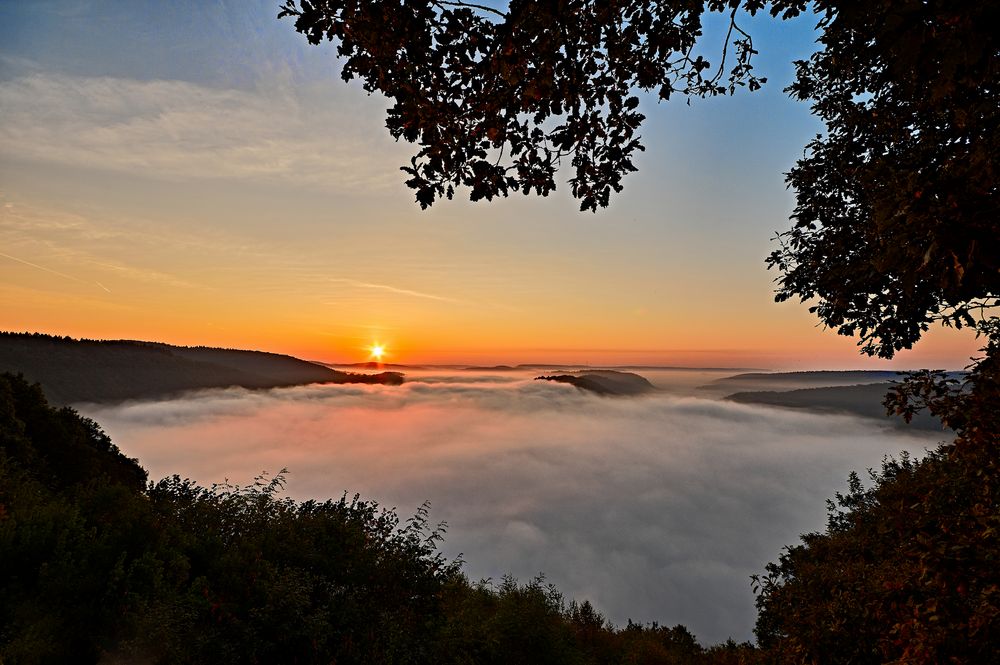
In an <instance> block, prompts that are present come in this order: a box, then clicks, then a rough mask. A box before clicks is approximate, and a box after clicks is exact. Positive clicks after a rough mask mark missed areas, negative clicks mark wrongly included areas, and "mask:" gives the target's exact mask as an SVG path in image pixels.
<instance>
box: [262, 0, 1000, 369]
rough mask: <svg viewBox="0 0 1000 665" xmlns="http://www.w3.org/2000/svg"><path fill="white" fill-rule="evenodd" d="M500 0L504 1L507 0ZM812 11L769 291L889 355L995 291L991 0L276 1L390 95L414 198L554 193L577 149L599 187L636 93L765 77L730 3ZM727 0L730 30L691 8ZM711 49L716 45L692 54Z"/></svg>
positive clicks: (621, 163)
mask: <svg viewBox="0 0 1000 665" xmlns="http://www.w3.org/2000/svg"><path fill="white" fill-rule="evenodd" d="M498 6H499V7H502V8H498ZM762 11H766V12H768V13H770V14H771V15H772V16H774V17H776V18H780V19H788V18H792V17H795V16H799V15H801V14H804V13H806V12H812V13H814V14H815V15H816V16H817V17H818V21H819V24H818V27H819V29H820V39H819V43H820V46H821V48H820V49H819V51H818V52H817V53H815V54H814V55H812V56H811V57H808V58H805V59H803V60H801V61H798V62H796V63H795V64H796V67H797V75H796V79H795V81H794V82H793V83H792V85H791V86H790V87H789V88H788V92H790V93H791V95H792V96H793V97H795V98H797V99H799V100H801V101H804V102H807V103H810V104H811V105H812V109H813V111H814V113H815V114H816V115H817V116H819V117H820V118H821V119H822V120H823V121H824V123H825V124H826V131H825V133H824V134H821V135H819V136H817V137H816V138H815V140H813V141H812V142H810V143H809V145H808V146H806V151H805V155H804V157H803V158H802V159H801V160H800V161H799V162H798V163H797V164H796V166H795V167H794V168H793V169H792V171H791V172H790V173H789V174H788V183H789V185H790V186H791V187H792V189H794V191H795V194H796V198H797V205H796V208H795V211H794V213H793V218H794V220H795V224H794V227H793V228H792V229H791V230H789V231H787V232H785V233H782V234H779V237H778V239H779V243H780V244H779V248H778V249H777V250H775V251H774V253H773V254H772V255H771V256H770V258H769V259H768V262H769V264H770V265H771V266H773V267H776V268H778V269H779V271H780V273H781V275H780V277H779V279H778V291H777V299H778V300H788V299H792V298H800V299H801V300H803V301H812V302H811V310H812V311H813V312H814V313H816V314H817V315H818V316H819V317H820V319H821V320H822V321H823V323H824V324H826V325H827V326H830V327H832V328H835V329H837V330H838V331H839V332H840V333H841V334H845V335H859V336H860V339H861V344H862V348H863V350H864V351H865V352H866V353H869V354H877V355H880V356H882V357H886V358H888V357H892V356H893V354H894V353H895V352H896V351H898V350H900V349H904V348H909V347H910V346H912V344H913V343H914V342H916V341H917V340H918V339H919V338H920V336H921V334H922V333H923V332H924V331H925V330H926V329H927V328H928V326H929V324H930V323H931V322H933V321H935V320H943V321H944V322H945V323H948V324H952V325H957V326H963V325H974V324H975V322H976V318H975V316H974V315H976V314H982V312H983V310H984V308H986V307H988V306H992V305H995V304H996V300H997V296H998V294H1000V243H998V242H997V239H998V235H1000V227H998V223H997V212H998V204H997V167H996V156H997V155H998V154H1000V144H998V128H1000V116H998V109H1000V99H998V95H1000V86H998V74H1000V71H998V68H1000V37H998V33H997V31H996V30H995V29H994V27H995V25H996V23H997V18H998V14H1000V6H998V4H997V3H995V2H974V1H971V0H957V1H956V0H926V1H916V0H883V1H880V2H866V3H851V2H838V1H836V0H818V1H817V2H814V3H809V4H807V3H806V2H804V1H802V0H772V1H771V2H765V1H764V0H708V1H707V2H703V1H701V0H660V1H656V2H653V1H649V0H645V1H643V0H605V1H601V2H598V1H593V0H543V1H527V0H513V1H512V2H509V3H506V4H500V5H497V4H496V3H491V4H489V5H485V4H478V3H473V2H465V1H463V0H452V1H446V0H405V1H402V2H400V1H398V0H391V1H390V0H377V1H364V2H362V1H359V0H347V1H337V0H286V1H285V2H284V4H283V5H282V7H281V11H280V13H279V17H286V16H288V17H293V18H294V19H295V29H296V30H298V31H299V32H301V33H303V34H304V35H305V36H306V37H307V39H308V40H309V42H310V43H313V44H318V43H320V42H322V41H323V40H330V41H333V42H336V44H337V48H338V53H339V54H340V55H341V56H342V57H343V59H344V67H343V77H344V78H345V79H346V80H349V79H353V78H359V79H361V81H362V82H363V85H364V87H365V89H366V90H368V91H370V92H371V91H378V92H380V93H382V94H384V95H385V96H386V97H388V98H389V99H390V100H391V102H392V105H391V106H390V108H389V109H388V118H387V122H386V125H387V127H388V130H389V132H390V134H391V135H392V136H393V137H395V138H397V139H399V138H402V139H405V140H406V141H409V142H411V143H415V144H416V145H417V151H416V154H415V155H414V156H413V157H412V159H411V161H410V164H409V165H408V166H404V167H403V171H405V172H406V174H407V176H408V179H407V180H406V184H407V185H408V186H409V187H411V188H412V189H414V190H415V192H416V200H417V202H418V203H419V204H420V206H421V207H424V208H426V207H427V206H430V205H432V204H433V203H434V202H435V201H436V200H438V199H439V198H441V197H447V198H452V197H453V196H454V194H455V192H456V189H457V188H459V187H466V188H468V190H469V196H470V198H471V199H472V200H480V199H487V200H489V199H493V198H494V197H496V196H501V195H502V196H507V195H508V194H509V193H510V192H521V193H523V194H531V193H534V194H538V195H543V196H544V195H547V194H548V193H549V192H551V191H553V190H554V189H555V187H556V177H557V173H558V171H559V170H560V168H562V167H566V168H568V171H569V185H570V191H571V193H572V195H573V196H574V197H576V198H577V199H579V201H580V207H581V209H582V210H597V208H599V207H602V206H607V205H608V203H609V201H610V199H611V195H612V193H614V192H618V191H620V190H621V189H622V179H623V177H624V176H625V175H627V174H628V173H629V172H631V171H634V170H635V168H636V167H635V165H634V163H633V161H632V159H633V156H634V154H635V152H636V151H638V150H643V149H644V148H643V145H642V143H641V142H640V139H639V136H638V133H637V132H638V129H639V127H640V124H641V122H642V120H643V115H642V114H641V113H640V112H639V111H638V106H639V98H638V96H637V94H636V93H637V92H638V91H649V92H652V93H655V94H656V95H657V96H658V97H659V98H660V99H661V100H669V99H672V98H675V97H678V96H681V97H688V98H690V97H692V96H694V97H698V96H701V97H707V96H715V95H722V94H726V93H733V92H735V91H736V90H737V89H739V88H741V87H746V88H747V89H749V90H755V89H757V88H759V87H760V86H761V85H762V84H763V83H765V79H763V78H760V77H758V76H757V74H756V73H755V72H754V69H753V65H752V59H753V56H754V54H755V53H756V51H755V49H754V45H753V40H752V37H751V35H750V34H748V33H747V32H746V31H744V29H743V28H741V26H740V24H739V21H740V17H741V16H745V15H746V14H750V15H753V14H756V13H758V12H762ZM708 12H725V14H726V15H727V16H728V18H729V29H728V31H727V34H726V36H725V38H724V40H723V43H722V44H714V45H705V44H701V43H700V42H703V41H704V39H703V32H702V26H703V19H704V17H705V15H706V13H708ZM709 52H711V53H714V54H716V55H715V56H714V57H713V58H712V59H709V58H707V57H706V56H704V55H698V54H699V53H709Z"/></svg>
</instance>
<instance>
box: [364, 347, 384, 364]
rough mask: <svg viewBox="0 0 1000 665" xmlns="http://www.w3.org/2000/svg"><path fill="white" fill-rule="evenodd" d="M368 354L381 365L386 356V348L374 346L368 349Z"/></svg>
mask: <svg viewBox="0 0 1000 665" xmlns="http://www.w3.org/2000/svg"><path fill="white" fill-rule="evenodd" d="M368 352H369V353H370V354H371V357H372V360H374V361H375V362H377V363H380V362H382V356H384V355H385V346H383V345H382V344H378V343H375V344H372V345H371V346H370V347H368Z"/></svg>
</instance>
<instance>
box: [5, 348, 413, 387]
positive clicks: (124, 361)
mask: <svg viewBox="0 0 1000 665" xmlns="http://www.w3.org/2000/svg"><path fill="white" fill-rule="evenodd" d="M0 372H15V373H20V374H23V375H24V376H25V378H27V379H28V380H29V381H32V382H37V383H40V384H41V385H42V388H43V389H44V390H45V393H46V395H48V396H49V399H50V401H51V402H52V403H54V404H72V403H76V402H118V401H123V400H128V399H141V398H154V397H163V396H167V395H172V394H177V393H181V392H185V391H190V390H201V389H206V388H226V387H230V386H240V387H243V388H277V387H281V386H294V385H302V384H307V383H383V384H399V383H402V381H403V375H402V374H399V373H398V372H383V373H381V374H375V375H362V374H351V373H347V372H339V371H337V370H333V369H330V368H328V367H323V366H321V365H317V364H315V363H311V362H306V361H304V360H299V359H298V358H293V357H291V356H286V355H281V354H277V353H265V352H262V351H240V350H235V349H216V348H210V347H202V346H199V347H183V346H171V345H169V344H161V343H158V342H139V341H131V340H111V341H108V340H77V339H71V338H69V337H54V336H50V335H41V334H37V333H36V334H29V333H0Z"/></svg>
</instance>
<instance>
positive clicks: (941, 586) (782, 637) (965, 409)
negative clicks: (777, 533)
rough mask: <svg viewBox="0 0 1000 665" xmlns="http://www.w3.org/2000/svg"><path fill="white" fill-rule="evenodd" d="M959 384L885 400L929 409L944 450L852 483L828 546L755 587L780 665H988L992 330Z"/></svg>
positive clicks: (995, 622)
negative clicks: (942, 425)
mask: <svg viewBox="0 0 1000 665" xmlns="http://www.w3.org/2000/svg"><path fill="white" fill-rule="evenodd" d="M986 327H987V328H988V329H989V330H990V331H991V336H990V338H989V341H988V345H987V347H986V349H985V351H986V353H987V355H986V359H985V360H984V361H982V362H980V363H978V364H976V365H975V366H974V367H973V369H972V372H970V374H969V376H968V377H967V379H966V380H965V385H955V382H954V380H951V379H948V378H946V377H939V376H936V375H935V374H934V373H931V372H922V373H919V374H918V375H917V376H915V377H913V378H912V379H911V380H910V381H908V382H904V383H901V384H900V385H899V386H897V388H896V390H895V391H894V393H893V394H891V395H890V397H889V398H887V404H888V405H889V406H891V407H892V408H893V410H895V411H897V412H898V413H900V414H902V415H904V416H905V417H910V416H912V414H913V413H915V412H918V411H919V410H921V409H924V408H929V409H930V410H931V411H932V412H933V413H935V414H936V415H938V416H939V417H941V418H942V420H944V421H945V422H946V423H947V424H948V425H949V426H951V427H952V428H954V429H955V431H956V433H957V435H958V437H957V438H956V440H955V441H954V443H951V444H947V445H942V446H941V447H939V448H938V449H937V450H936V451H934V452H932V453H930V454H929V455H928V456H927V457H926V458H924V459H923V460H920V461H913V460H911V459H909V458H908V457H906V456H903V457H902V458H901V459H900V460H898V461H886V462H885V463H884V464H883V467H882V471H881V473H878V474H875V473H873V474H872V475H871V479H872V481H873V484H872V486H871V487H870V488H868V489H865V488H864V487H862V484H861V482H860V479H859V478H858V476H857V475H854V474H852V476H851V481H850V487H849V491H848V493H847V494H845V495H838V496H837V502H836V504H832V503H831V505H830V517H829V522H828V525H827V530H826V533H823V534H816V533H813V534H809V535H806V536H803V544H801V545H798V546H796V547H792V548H789V549H787V550H786V552H785V553H784V554H782V556H781V557H780V559H779V561H778V563H776V564H770V565H768V567H767V573H766V575H764V576H763V577H758V578H756V580H755V581H756V584H757V585H758V591H759V595H758V598H757V606H758V610H759V615H758V621H757V628H756V632H757V636H758V639H759V644H760V646H761V647H762V648H763V649H764V650H765V653H766V655H767V656H768V657H769V658H773V659H775V660H777V661H780V662H785V661H791V662H814V663H843V662H851V663H883V662H894V663H912V664H918V663H920V664H923V663H926V664H931V663H942V662H955V663H980V662H989V661H990V659H991V658H992V656H993V655H994V654H995V650H996V645H997V644H998V643H1000V481H998V479H1000V436H998V434H997V433H998V432H1000V412H998V410H997V408H996V405H997V404H998V403H1000V365H998V363H997V357H998V353H997V346H998V344H1000V325H998V322H997V320H995V319H994V320H992V321H991V322H990V324H989V325H987V326H986Z"/></svg>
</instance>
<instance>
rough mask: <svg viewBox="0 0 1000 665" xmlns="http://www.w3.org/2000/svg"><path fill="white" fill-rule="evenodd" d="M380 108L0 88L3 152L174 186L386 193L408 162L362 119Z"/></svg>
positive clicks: (54, 86)
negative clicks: (213, 183) (223, 181)
mask: <svg viewBox="0 0 1000 665" xmlns="http://www.w3.org/2000/svg"><path fill="white" fill-rule="evenodd" d="M352 97H356V96H352ZM377 104H378V102H377V101H375V100H371V99H365V98H359V99H352V100H350V101H348V102H346V103H345V102H341V100H339V99H338V97H337V90H336V89H334V88H332V87H326V86H323V87H320V86H312V87H309V86H300V87H293V86H287V85H284V84H283V82H282V81H280V80H277V81H268V82H262V83H261V84H260V85H259V86H258V87H257V88H256V89H253V90H239V89H219V88H211V87H207V86H203V85H197V84H193V83H188V82H183V81H166V80H154V81H137V80H130V79H119V78H107V77H93V78H85V77H70V76H64V75H55V74H33V75H29V76H25V77H21V78H16V79H12V80H7V81H3V82H0V115H2V116H3V119H4V120H3V123H2V124H0V153H2V154H4V155H6V156H7V157H13V158H21V159H28V160H34V161H41V162H57V163H60V164H67V165H70V166H76V167H81V168H87V169H105V170H109V171H120V172H129V173H138V174H142V175H147V176H150V177H157V178H167V179H195V178H197V179H205V178H213V179H214V178H233V179H244V180H266V181H268V182H276V181H277V182H284V183H296V184H301V185H308V186H315V187H321V188H324V189H333V190H341V191H343V190H358V189H362V190H364V189H373V188H374V189H379V188H382V187H385V186H388V185H392V184H395V183H398V181H399V175H398V170H397V166H398V164H399V163H401V159H402V155H401V153H400V152H399V149H398V148H397V147H396V146H395V144H394V143H393V142H392V141H391V140H389V139H388V137H387V136H385V135H384V132H381V131H380V130H379V129H378V127H375V126H372V125H371V123H364V124H362V123H361V122H360V121H359V120H358V118H359V117H370V115H371V113H372V112H373V111H374V110H375V109H376V108H377ZM362 106H364V107H365V108H364V111H363V112H360V113H359V111H360V107H362Z"/></svg>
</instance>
